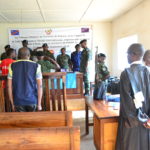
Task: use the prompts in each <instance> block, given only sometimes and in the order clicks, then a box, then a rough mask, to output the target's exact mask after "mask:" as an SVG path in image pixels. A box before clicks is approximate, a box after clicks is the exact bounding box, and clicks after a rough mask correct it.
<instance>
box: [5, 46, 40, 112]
mask: <svg viewBox="0 0 150 150" xmlns="http://www.w3.org/2000/svg"><path fill="white" fill-rule="evenodd" d="M18 56H19V58H20V60H18V61H16V62H14V63H12V64H11V65H10V67H9V73H8V95H9V99H10V102H11V104H12V110H13V111H17V112H32V111H36V108H37V109H38V110H42V107H41V100H42V73H41V66H40V65H39V64H37V63H35V62H33V61H30V60H29V58H30V51H29V50H28V49H27V48H21V49H20V50H19V52H18Z"/></svg>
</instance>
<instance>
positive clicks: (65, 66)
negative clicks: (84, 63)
mask: <svg viewBox="0 0 150 150" xmlns="http://www.w3.org/2000/svg"><path fill="white" fill-rule="evenodd" d="M57 63H58V64H59V65H60V67H61V70H65V71H69V70H72V63H71V59H70V56H69V55H67V54H66V49H65V48H62V49H61V54H60V55H58V56H57Z"/></svg>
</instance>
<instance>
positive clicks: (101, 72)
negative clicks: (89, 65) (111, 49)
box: [96, 53, 109, 82]
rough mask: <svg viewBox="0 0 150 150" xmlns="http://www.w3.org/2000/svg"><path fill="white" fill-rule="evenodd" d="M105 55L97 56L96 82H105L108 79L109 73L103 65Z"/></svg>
mask: <svg viewBox="0 0 150 150" xmlns="http://www.w3.org/2000/svg"><path fill="white" fill-rule="evenodd" d="M105 59H106V55H105V54H102V53H100V54H98V63H97V64H96V65H97V66H96V82H99V81H105V80H106V79H108V77H109V71H108V68H107V66H106V65H105Z"/></svg>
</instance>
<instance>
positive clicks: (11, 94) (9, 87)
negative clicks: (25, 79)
mask: <svg viewBox="0 0 150 150" xmlns="http://www.w3.org/2000/svg"><path fill="white" fill-rule="evenodd" d="M8 96H9V100H10V102H11V105H12V111H15V107H14V100H13V92H12V79H8Z"/></svg>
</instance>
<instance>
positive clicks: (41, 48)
mask: <svg viewBox="0 0 150 150" xmlns="http://www.w3.org/2000/svg"><path fill="white" fill-rule="evenodd" d="M38 49H42V47H37V48H35V49H33V51H37V50H38Z"/></svg>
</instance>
